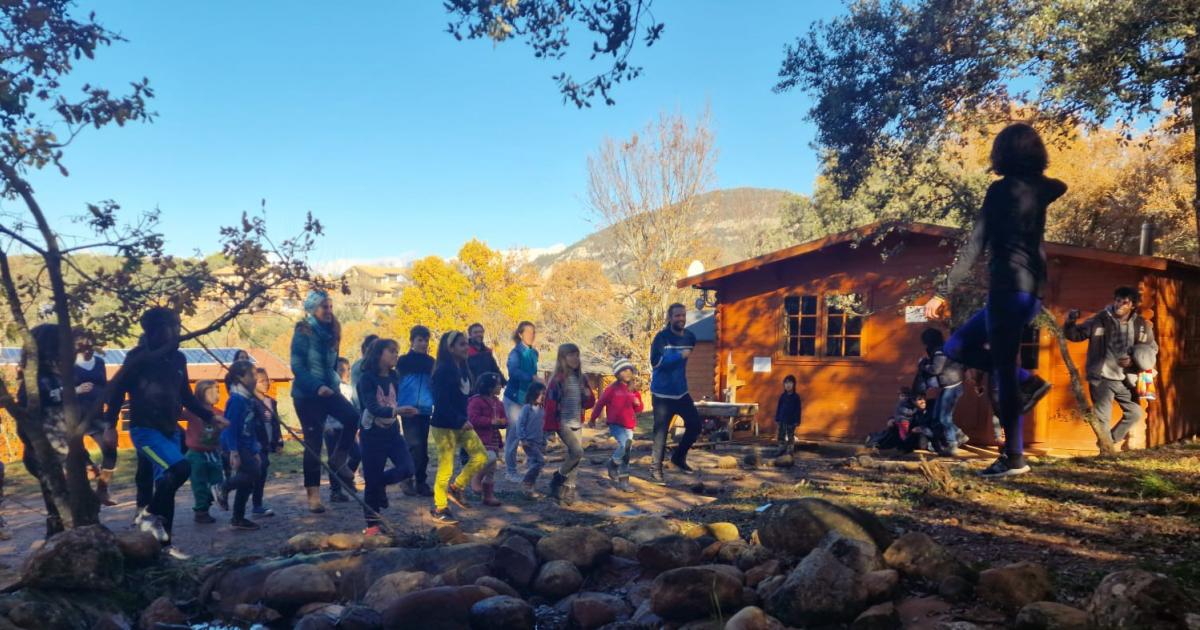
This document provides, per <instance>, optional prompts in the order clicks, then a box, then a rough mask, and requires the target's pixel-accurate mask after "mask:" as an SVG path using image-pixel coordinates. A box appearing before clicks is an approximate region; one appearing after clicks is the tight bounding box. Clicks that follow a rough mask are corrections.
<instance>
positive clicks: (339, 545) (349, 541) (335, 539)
mask: <svg viewBox="0 0 1200 630" xmlns="http://www.w3.org/2000/svg"><path fill="white" fill-rule="evenodd" d="M365 543H366V536H363V535H362V534H347V533H341V532H339V533H337V534H330V535H329V538H327V539H326V540H325V545H326V547H328V548H329V549H334V550H337V551H353V550H355V549H362V548H363V545H364V544H365Z"/></svg>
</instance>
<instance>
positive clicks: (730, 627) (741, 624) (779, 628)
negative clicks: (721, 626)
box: [725, 606, 784, 630]
mask: <svg viewBox="0 0 1200 630" xmlns="http://www.w3.org/2000/svg"><path fill="white" fill-rule="evenodd" d="M725 630H784V626H783V624H782V623H780V622H779V620H778V619H776V618H774V617H772V616H770V615H768V614H767V613H766V611H764V610H763V609H761V608H759V607H758V606H746V607H745V608H743V609H741V610H739V611H738V612H737V614H736V615H734V616H732V617H730V618H729V621H727V622H725Z"/></svg>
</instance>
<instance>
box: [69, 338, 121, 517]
mask: <svg viewBox="0 0 1200 630" xmlns="http://www.w3.org/2000/svg"><path fill="white" fill-rule="evenodd" d="M74 371H75V399H76V400H77V401H78V402H79V419H80V421H81V422H82V423H83V426H84V427H86V432H87V435H88V437H91V438H92V441H94V442H95V443H96V446H99V447H100V458H101V459H100V466H99V467H98V468H96V467H95V464H92V466H93V468H95V470H96V498H97V499H99V500H100V505H105V506H113V505H116V504H117V502H116V501H113V500H112V498H111V497H110V496H109V495H108V485H109V484H110V483H112V479H113V474H114V473H115V472H116V470H117V428H116V426H109V425H108V424H107V423H105V422H104V389H105V387H107V386H108V372H107V366H106V365H105V364H104V359H102V358H100V357H98V356H96V343H95V340H94V339H93V337H92V335H91V334H90V333H88V332H86V331H82V330H81V331H77V332H76V333H75V366H74Z"/></svg>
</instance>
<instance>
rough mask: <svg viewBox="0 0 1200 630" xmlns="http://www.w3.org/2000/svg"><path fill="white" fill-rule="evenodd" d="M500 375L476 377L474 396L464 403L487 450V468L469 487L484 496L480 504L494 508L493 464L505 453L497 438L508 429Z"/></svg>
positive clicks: (494, 465) (494, 482)
mask: <svg viewBox="0 0 1200 630" xmlns="http://www.w3.org/2000/svg"><path fill="white" fill-rule="evenodd" d="M503 391H504V389H503V385H502V384H501V382H500V375H499V374H496V373H495V372H488V373H487V374H483V375H481V376H480V377H479V379H478V380H477V381H476V383H475V395H474V396H472V397H471V400H470V401H469V402H468V403H467V417H468V418H470V420H471V426H473V427H475V433H477V434H478V435H479V441H480V442H482V443H483V448H484V449H486V450H487V464H485V465H484V467H483V470H480V471H479V474H478V475H476V476H475V478H474V479H472V480H471V487H472V488H473V489H474V490H475V491H476V492H481V493H482V494H483V504H484V505H487V506H492V507H494V506H497V505H500V502H499V501H497V500H496V494H495V489H496V479H495V477H496V464H497V462H498V461H499V459H500V451H502V450H504V440H503V438H501V437H500V429H503V428H505V427H506V426H508V416H507V415H505V413H504V403H502V402H500V394H501V392H503Z"/></svg>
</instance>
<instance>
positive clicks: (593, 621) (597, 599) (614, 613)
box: [567, 593, 633, 630]
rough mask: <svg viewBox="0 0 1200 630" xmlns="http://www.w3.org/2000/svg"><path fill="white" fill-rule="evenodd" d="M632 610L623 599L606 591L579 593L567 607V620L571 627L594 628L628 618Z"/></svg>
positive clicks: (580, 628) (588, 629)
mask: <svg viewBox="0 0 1200 630" xmlns="http://www.w3.org/2000/svg"><path fill="white" fill-rule="evenodd" d="M632 612H633V611H632V610H630V609H629V605H628V604H626V603H625V600H623V599H621V598H620V597H617V596H616V595H609V594H607V593H580V594H579V595H577V596H575V597H574V598H573V599H572V600H571V604H570V606H569V607H568V608H567V621H568V622H569V623H570V624H571V627H572V628H578V629H579V630H596V628H600V627H601V626H605V625H607V624H610V623H613V622H616V621H623V620H626V619H628V618H629V615H630V613H632Z"/></svg>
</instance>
